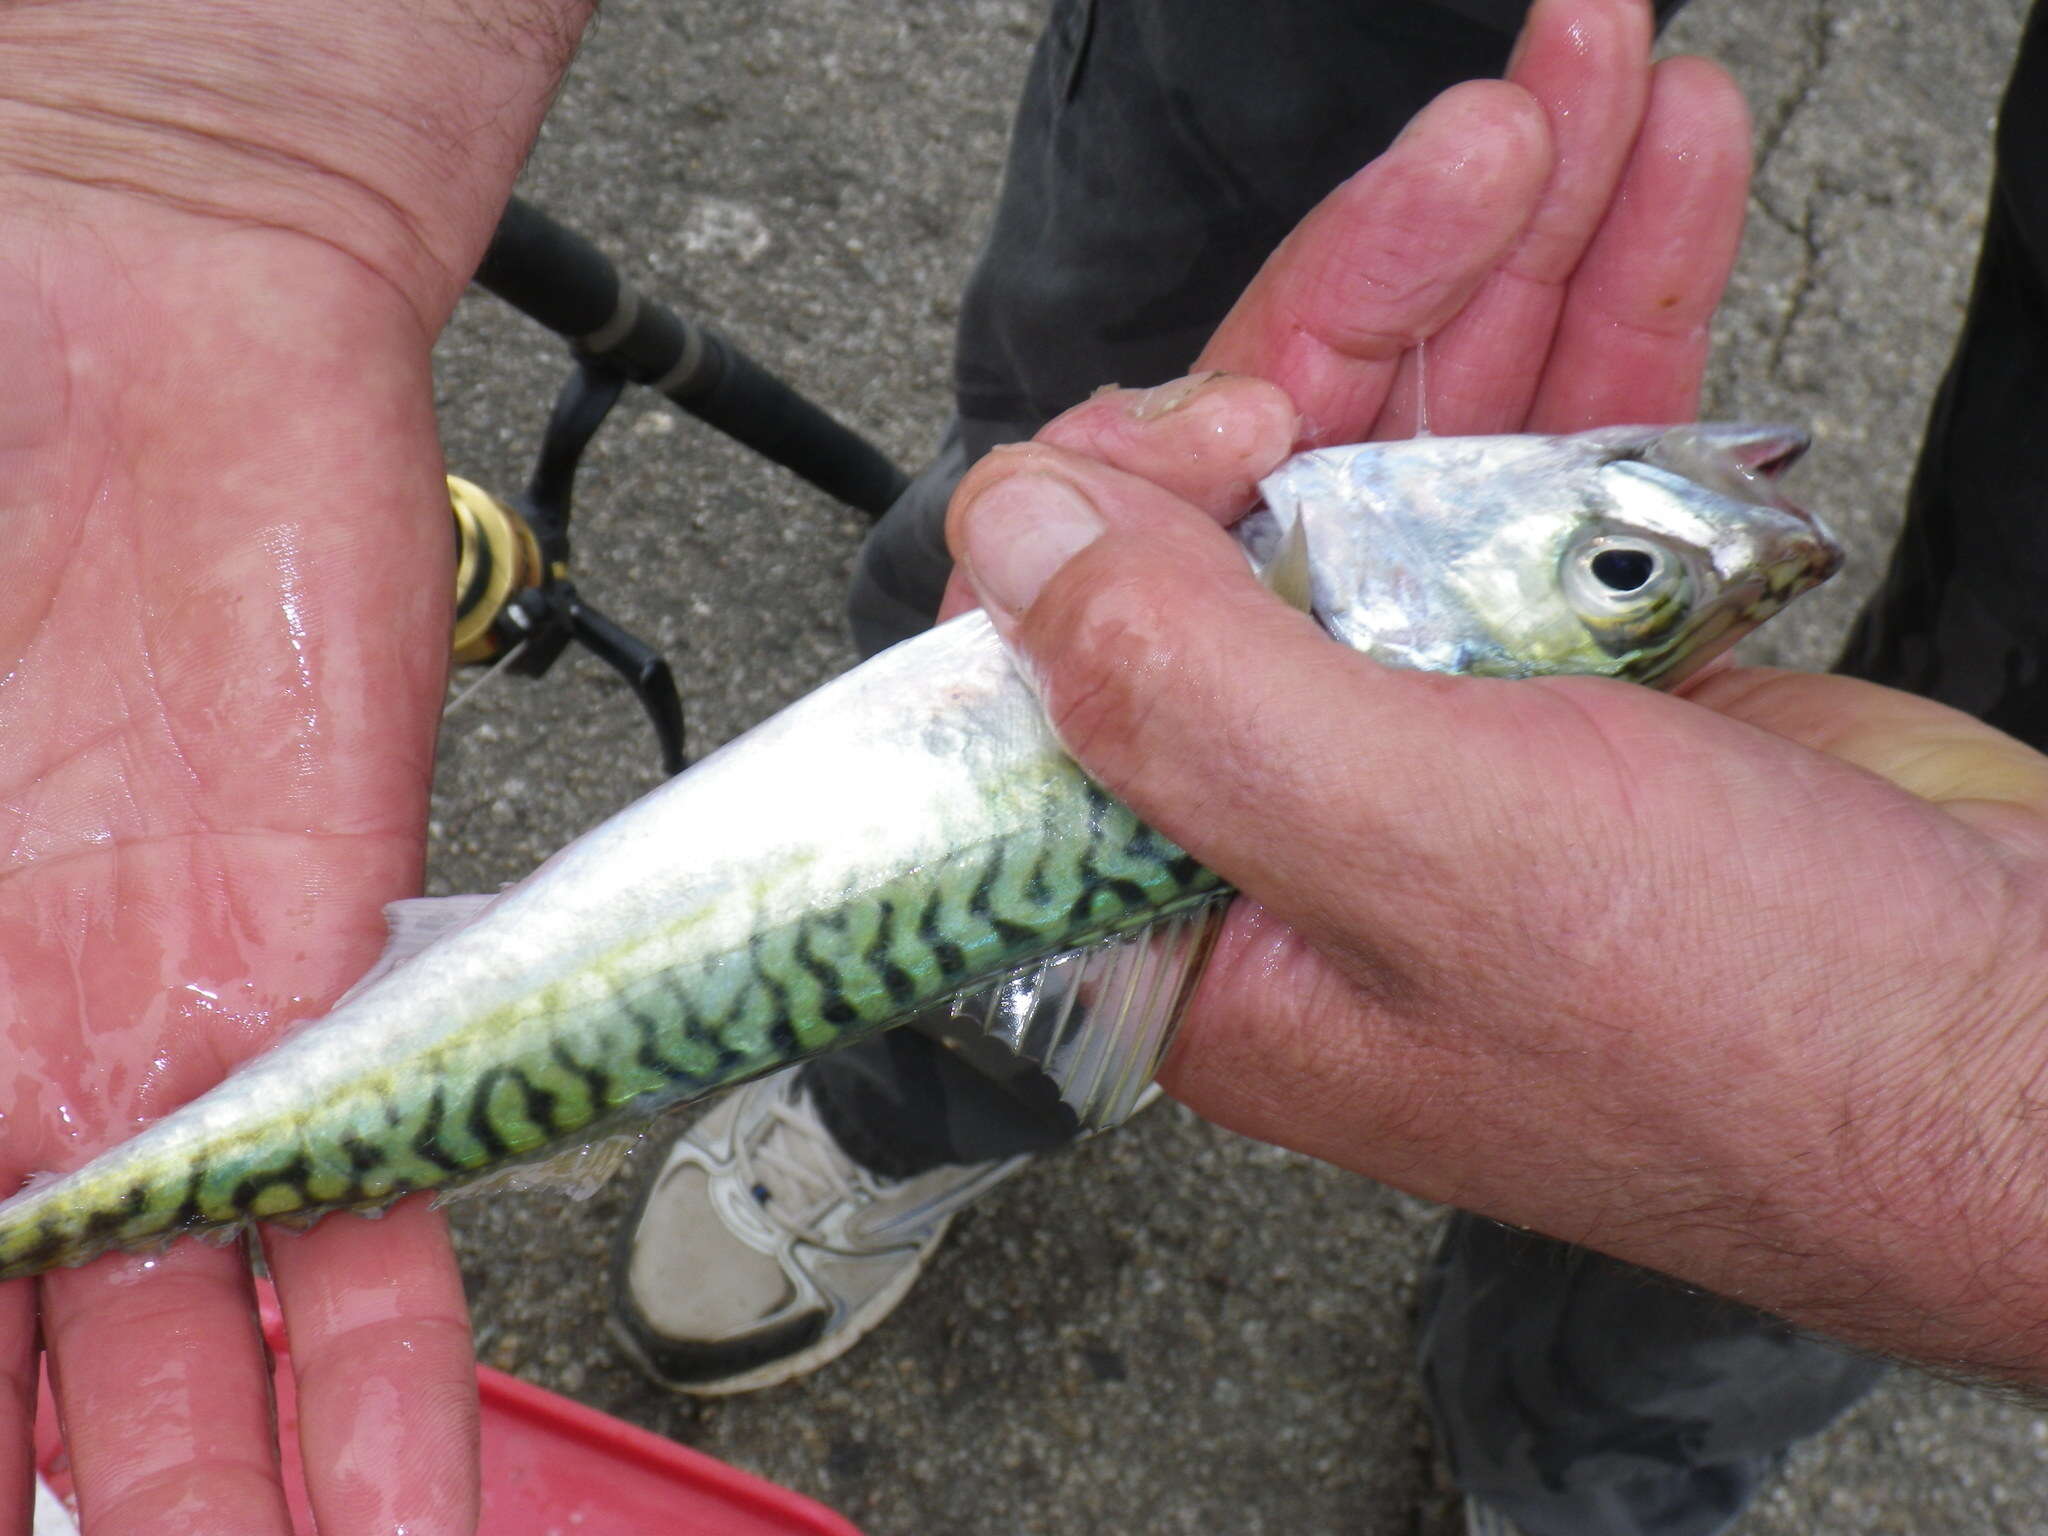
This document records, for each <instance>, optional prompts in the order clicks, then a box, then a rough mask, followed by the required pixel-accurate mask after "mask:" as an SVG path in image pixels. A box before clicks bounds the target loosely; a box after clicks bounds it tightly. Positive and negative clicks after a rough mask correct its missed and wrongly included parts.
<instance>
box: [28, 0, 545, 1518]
mask: <svg viewBox="0 0 2048 1536" xmlns="http://www.w3.org/2000/svg"><path fill="white" fill-rule="evenodd" d="M583 9H584V7H583V6H582V5H581V4H572V3H567V0H564V3H562V4H560V5H553V4H548V3H535V4H530V5H526V6H524V7H522V8H518V10H517V12H516V14H515V12H514V9H513V8H510V7H508V8H506V10H505V13H504V14H503V15H501V16H498V17H495V18H493V17H491V16H489V15H487V14H485V13H482V12H479V11H478V10H477V8H475V7H473V6H468V5H464V4H457V3H453V0H450V3H446V4H442V3H438V0H430V3H427V4H420V3H415V0H407V3H405V4H399V3H398V0H390V3H385V0H355V3H353V4H350V5H348V6H342V5H339V4H334V3H315V0H294V3H271V4H267V5H260V6H250V5H244V4H239V3H234V0H195V3H191V4H186V5H181V6H177V7H153V6H135V5H128V4H123V3H120V0H55V3H49V4H43V5H38V6H26V7H12V8H8V9H6V10H5V11H4V12H0V82H4V84H0V209H4V210H5V214H4V217H0V350H4V355H5V356H6V358H7V362H8V369H9V375H8V383H7V386H6V389H5V391H4V392H0V515H4V517H5V524H6V527H7V529H8V536H9V546H8V547H9V552H10V555H11V557H12V567H11V572H10V575H11V580H10V584H9V591H8V596H7V599H6V600H5V601H4V603H0V679H4V681H0V784H4V786H5V788H4V794H0V806H4V811H0V817H4V826H5V828H6V842H7V849H6V854H5V862H4V864H0V869H4V879H0V961H4V965H5V974H6V978H7V983H8V985H7V988H6V992H5V995H4V999H0V1010H4V1020H5V1022H4V1026H0V1027H4V1032H5V1035H4V1037H5V1039H6V1041H7V1045H8V1048H9V1052H10V1056H9V1059H10V1061H11V1063H12V1065H11V1067H10V1069H9V1070H8V1072H7V1073H6V1074H4V1075H0V1180H4V1181H5V1187H7V1188H10V1189H11V1188H13V1187H15V1185H16V1184H18V1183H19V1182H20V1181H21V1180H22V1179H23V1178H25V1177H26V1176H27V1175H29V1174H30V1173H32V1172H35V1171H39V1170H46V1169H61V1168H68V1167H71V1166H74V1165H76V1164H77V1163H79V1162H81V1161H83V1160H84V1159H85V1158H86V1156H87V1155H88V1154H90V1153H92V1152H95V1151H97V1150H99V1149H101V1148H103V1147H105V1146H106V1145H108V1144H110V1143H112V1142H113V1141H116V1140H118V1139H120V1138H121V1137H122V1136H124V1135H125V1134H127V1133H128V1132H130V1131H131V1130H132V1129H133V1127H134V1124H135V1122H136V1121H137V1120H138V1119H143V1118H153V1117H155V1116H157V1115H160V1114H162V1113H163V1112H165V1111H167V1110H169V1109H170V1108H172V1107H174V1106H175V1105H177V1104H180V1103H182V1102H183V1101H185V1100H186V1099H189V1098H191V1097H193V1096H194V1095H195V1094H197V1093H199V1092H200V1091H201V1090H203V1089H204V1088H206V1087H208V1086H210V1085H211V1084H212V1083H213V1082H214V1081H215V1080H217V1079H218V1078H219V1077H220V1076H221V1075H222V1073H224V1072H225V1071H227V1070H228V1069H229V1068H230V1067H231V1066H232V1065H233V1063H234V1062H235V1061H236V1060H238V1059H240V1058H241V1057H244V1056H246V1055H249V1054H251V1053H253V1052H255V1051H257V1050H260V1049H261V1048H262V1047H263V1046H264V1045H265V1044H267V1043H268V1042H269V1041H270V1040H272V1039H274V1038H275V1037H276V1036H277V1034H278V1033H279V1032H281V1031H282V1030H284V1029H286V1028H287V1027H289V1026H290V1024H291V1023H292V1022H293V1021H295V1020H297V1019H299V1018H303V1017H306V1016H309V1015H315V1014H318V1013H320V1012H321V1011H322V1010H323V1008H324V1007H325V1005H326V1004H327V1003H328V1002H330V1001H331V1000H332V999H333V997H334V996H335V995H336V994H337V993H338V992H339V991H340V990H342V989H343V988H344V987H345V986H347V985H348V984H349V983H351V982H352V981H353V980H354V979H355V978H356V977H357V976H358V975H359V974H360V973H361V972H362V970H363V969H365V967H366V966H367V964H368V963H369V961H370V960H371V959H372V958H373V957H374V956H375V954H376V952H377V949H378V948H379V945H380V942H381V927H382V925H381V922H380V919H379V908H380V906H381V905H382V903H383V902H385V901H387V900H389V899H391V898H393V897H398V896H403V895H408V894H413V893H415V892H416V891H417V888H418V881H419V875H420V865H421V858H422V849H423V841H424V828H425V805H426V794H427V786H428V778H429V771H430V766H431V759H432V751H433V739H434V730H435V723H436V719H437V716H438V712H439V704H440V693H441V684H442V678H443V673H444V668H445V658H446V652H447V645H448V632H449V620H450V604H449V593H450V590H451V573H450V570H449V559H450V538H449V526H448V512H447V502H446V495H445V491H444V489H443V486H442V481H441V462H440V450H439V446H438V443H437V441H436V437H435V433H434V427H433V420H432V391H431V381H430V377H429V372H428V351H429V348H430V346H431V343H432V341H433V338H434V335H435V333H436V332H437V331H438V330H439V328H440V326H441V324H442V323H443V322H444V320H445V319H446V317H447V314H448V312H449V310H450V309H451V307H452V306H453V304H454V301H455V298H456V296H457V294H458V293H459V292H460V291H461V288H462V286H463V284H464V282H465V281H466V279H467V276H468V273H469V272H470V271H471V270H472V268H473V267H474V265H475V262H476V259H477V257H478V255H479V254H480V252H481V250H482V247H483V243H484V241H485V240H486V239H487V238H488V236H489V233H490V230H491V227H492V224H493V221H494V220H495V217H496V214H497V211H498V209H499V208H500V207H501V206H502V204H503V201H504V197H505V194H506V192H507V190H508V189H509V187H510V184H511V179H512V176H513V174H514V172H515V170H516V168H517V166H518V163H519V161H520V158H521V157H522V156H523V154H524V153H525V150H526V148H527V146H528V144H529V143H530V140H531V137H532V134H533V132H534V130H535V128H536V126H537V124H538V121H539V117H540V114H541V112H542V110H543V109H544V107H545V105H546V102H547V99H548V96H549V93H550V91H551V89H552V87H553V85H554V82H555V80H556V78H557V76H558V74H559V72H560V69H561V68H562V66H563V64H564V63H565V62H566V58H567V53H568V50H569V48H570V46H571V45H572V43H573V38H574V35H575V32H576V29H577V27H578V26H579V25H580V22H581V17H582V11H583ZM453 80H461V81H464V82H466V89H463V90H456V89H451V88H450V86H449V82H450V81H453ZM264 1242H265V1249H266V1254H267V1257H268V1259H269V1263H270V1267H271V1272H272V1274H273V1275H274V1277H275V1279H276V1281H277V1285H278V1291H279V1295H280V1299H281V1300H282V1302H283V1306H284V1310H285V1315H286V1322H287V1325H288V1327H289V1330H290V1334H291V1343H292V1363H293V1368H294V1369H295V1371H296V1373H297V1376H298V1392H299V1402H300V1404H301V1426H302V1427H301V1435H302V1447H303V1452H304V1463H305V1466H306V1468H307V1470H308V1480H309V1484H310V1491H311V1495H312V1499H313V1503H314V1507H315V1511H316V1513H317V1516H318V1518H319V1520H320V1524H321V1529H322V1530H323V1531H328V1532H351V1531H361V1532H370V1531H377V1532H384V1533H388V1532H390V1531H392V1530H395V1529H405V1530H408V1531H414V1532H428V1531H434V1532H456V1531H467V1530H469V1529H471V1528H472V1527H473V1525H474V1522H475V1516H476V1488H475V1477H476V1473H475V1433H476V1429H475V1403H474V1390H475V1376H474V1370H473V1366H472V1364H471V1359H470V1355H469V1342H468V1327H467V1313H466V1309H465V1307H464V1302H463V1296H462V1290H461V1286H460V1281H459V1277H458V1275H457V1274H456V1271H455V1267H454V1264H453V1260H452V1256H451V1254H450V1251H449V1248H448V1244H447V1240H446V1236H445V1232H444V1230H443V1227H442V1224H441V1222H440V1220H439V1219H438V1218H437V1217H434V1216H432V1215H430V1214H428V1213H427V1212H426V1211H425V1210H424V1209H422V1208H418V1207H415V1206H406V1207H401V1208H400V1209H398V1210H396V1211H394V1212H393V1213H392V1214H391V1215H390V1216H389V1218H388V1219H387V1220H385V1221H384V1222H383V1223H382V1224H381V1225H378V1226H369V1225H367V1224H364V1223H362V1222H358V1221H355V1220H352V1219H336V1220H334V1221H330V1222H329V1223H327V1224H326V1225H324V1226H323V1227H321V1228H320V1229H319V1230H317V1231H315V1232H312V1233H310V1234H307V1235H305V1236H302V1237H292V1236H287V1235H283V1234H278V1233H266V1234H265V1235H264ZM39 1310H40V1323H41V1330H42V1336H43V1341H44V1343H45V1344H46V1346H47V1348H48V1350H49V1354H50V1362H51V1367H52V1374H53V1378H54V1380H55V1383H56V1387H57V1395H58V1400H59V1404H60V1408H61V1411H62V1416H63V1420H64V1425H65V1429H66V1432H67V1438H68V1442H69V1446H70V1451H71V1457H72V1470H73V1475H74V1479H75V1482H76V1486H77V1489H78V1492H79V1495H80V1500H81V1505H82V1512H83V1514H84V1517H85V1521H86V1528H87V1530H88V1531H89V1532H93V1533H95V1536H104V1533H112V1532H122V1531H129V1530H144V1529H146V1530H149V1531H151V1532H153V1533H160V1532H168V1531H192V1532H205V1533H209V1536H211V1533H217V1532H222V1531H233V1532H237V1533H243V1532H249V1533H257V1532H282V1531H285V1530H287V1529H289V1526H288V1522H287V1518H286V1514H285V1509H284V1502H283V1496H282V1493H281V1490H280V1488H279V1484H278V1470H277V1457H276V1453H275V1450H274V1449H273V1430H272V1425H271V1423H270V1416H269V1415H270V1402H269V1386H268V1370H267V1362H266V1360H265V1358H264V1350H263V1345H262V1341H261V1336H260V1334H259V1332H258V1330H257V1327H256V1323H255V1320H254V1313H253V1306H252V1297H251V1288H250V1279H249V1271H248V1264H247V1262H246V1260H245V1259H244V1257H243V1255H242V1254H241V1253H240V1252H239V1251H235V1252H217V1251H212V1250H208V1249H203V1248H200V1247H198V1246H196V1245H194V1244H190V1243H181V1244H178V1245H177V1246H176V1247H174V1248H173V1249H171V1250H170V1251H168V1252H166V1253H165V1254H163V1255H162V1256H160V1257H156V1258H148V1259H139V1258H125V1257H124V1258H110V1259H106V1260H102V1261H100V1262H98V1263H95V1264H91V1265H88V1266H85V1267H84V1268H82V1269H79V1270H76V1271H67V1272H59V1273H57V1274H53V1275H50V1276H47V1277H45V1278H44V1279H43V1280H42V1281H41V1282H40V1283H39V1284H38V1283H36V1282H17V1283H14V1284H11V1285H8V1286H6V1287H4V1288H0V1381H4V1382H5V1384H6V1385H5V1390H4V1391H0V1442H4V1443H5V1445H6V1446H7V1451H6V1454H5V1455H4V1456H0V1467H4V1471H0V1531H9V1532H12V1531H21V1530H25V1529H26V1527H27V1520H28V1515H27V1511H28V1508H29V1502H28V1500H29V1491H30V1484H29V1472H30V1468H29V1452H28V1448H29V1445H30V1422H29V1421H30V1416H31V1415H32V1413H33V1409H34V1403H35V1382H36V1369H35V1366H36V1353H35V1352H36V1342H37V1326H38V1312H39Z"/></svg>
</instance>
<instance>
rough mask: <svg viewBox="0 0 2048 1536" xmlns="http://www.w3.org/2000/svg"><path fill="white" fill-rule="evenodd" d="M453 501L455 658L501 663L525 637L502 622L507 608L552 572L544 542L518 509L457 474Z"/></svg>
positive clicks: (451, 479)
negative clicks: (548, 568)
mask: <svg viewBox="0 0 2048 1536" xmlns="http://www.w3.org/2000/svg"><path fill="white" fill-rule="evenodd" d="M448 504H449V507H450V508H451V509H452V510H453V512H454V514H455V636H454V654H455V660H456V662H457V664H458V665H463V666H467V665H470V664H473V663H479V662H487V661H495V660H496V659H497V658H498V657H500V656H502V655H503V654H504V653H505V652H506V651H507V650H509V649H510V648H511V647H512V646H513V645H514V644H516V643H517V641H518V639H519V631H517V630H515V629H511V627H510V626H507V625H504V624H503V623H502V622H501V621H502V620H503V618H504V614H505V609H506V607H507V606H508V605H509V604H510V603H511V602H512V600H513V599H514V598H515V597H517V596H518V595H519V594H520V593H521V592H523V591H525V590H526V589H527V588H528V587H537V586H539V585H540V583H541V581H542V579H543V578H544V576H545V575H546V568H545V566H544V565H543V564H542V561H541V553H540V544H539V543H538V541H536V540H535V538H534V536H533V530H532V529H531V528H529V527H527V526H526V520H525V519H524V518H522V517H521V516H520V515H519V514H518V513H517V512H515V511H513V510H512V508H510V507H508V506H507V505H505V503H504V502H502V501H500V500H498V498H497V497H495V496H493V495H492V494H491V493H490V492H489V491H486V490H484V489H483V488H482V487H481V486H477V485H473V484H471V483H470V482H469V481H467V480H463V479H460V478H459V477H457V476H455V475H450V476H449V477H448Z"/></svg>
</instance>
